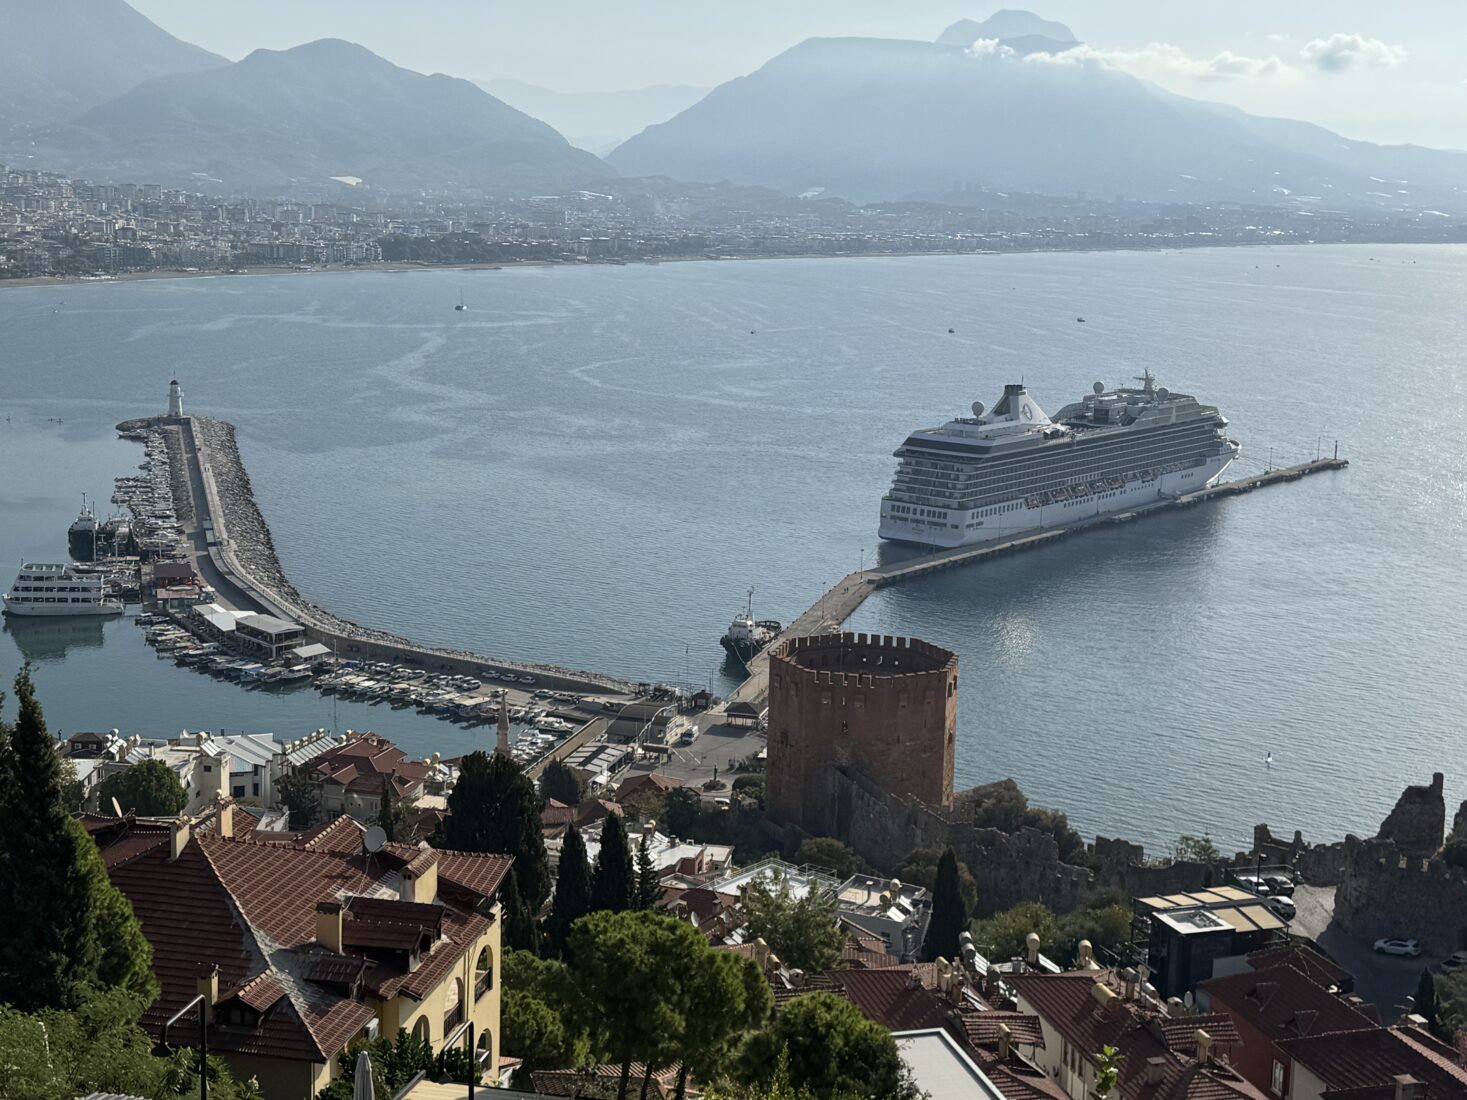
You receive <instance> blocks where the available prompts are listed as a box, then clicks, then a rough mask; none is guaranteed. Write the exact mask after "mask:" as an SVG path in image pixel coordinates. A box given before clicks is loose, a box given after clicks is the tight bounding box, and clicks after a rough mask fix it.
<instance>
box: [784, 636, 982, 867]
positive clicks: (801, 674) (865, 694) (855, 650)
mask: <svg viewBox="0 0 1467 1100" xmlns="http://www.w3.org/2000/svg"><path fill="white" fill-rule="evenodd" d="M957 693H958V658H957V655H956V654H954V653H950V652H948V651H947V650H945V649H941V648H939V647H938V646H935V645H931V644H930V643H928V642H923V641H918V640H917V639H915V638H913V639H908V638H891V637H880V636H878V635H869V636H868V635H866V634H823V635H817V636H815V637H810V638H792V639H790V640H789V641H786V642H783V643H781V644H780V645H779V647H778V648H777V649H775V650H774V651H773V652H772V653H771V654H770V655H769V746H768V753H769V760H768V766H767V778H766V781H765V800H766V804H767V806H768V807H769V812H770V814H771V816H772V817H773V818H774V819H775V820H776V821H781V822H788V823H791V824H794V825H798V826H799V827H800V828H802V829H804V830H805V831H806V832H809V833H813V834H815V835H817V836H834V837H840V838H845V837H847V836H848V835H849V833H850V815H851V813H852V808H851V804H850V793H849V792H850V790H851V786H850V784H849V783H844V782H841V781H840V780H841V776H842V775H845V776H849V775H851V774H853V773H854V774H859V775H861V776H863V777H864V778H866V779H867V780H869V781H870V782H873V783H875V784H876V785H878V786H879V787H881V788H882V789H883V790H885V791H887V792H890V793H893V794H902V795H912V796H914V797H916V798H918V799H921V800H922V801H923V802H925V803H927V804H928V805H931V806H950V805H951V804H952V797H953V742H954V737H955V734H956V726H957Z"/></svg>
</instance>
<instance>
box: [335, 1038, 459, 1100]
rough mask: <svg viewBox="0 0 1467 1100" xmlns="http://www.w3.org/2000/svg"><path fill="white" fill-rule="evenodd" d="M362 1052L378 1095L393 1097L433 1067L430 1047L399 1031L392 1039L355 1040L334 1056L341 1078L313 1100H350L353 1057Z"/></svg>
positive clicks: (352, 1088) (353, 1069)
mask: <svg viewBox="0 0 1467 1100" xmlns="http://www.w3.org/2000/svg"><path fill="white" fill-rule="evenodd" d="M364 1050H365V1051H366V1052H367V1057H368V1058H369V1059H370V1060H371V1063H372V1084H373V1090H374V1092H375V1094H376V1095H378V1096H395V1095H397V1093H398V1091H399V1090H400V1089H402V1087H403V1086H404V1085H406V1084H407V1083H408V1082H409V1081H411V1080H412V1079H413V1078H414V1077H416V1076H417V1075H418V1074H419V1073H421V1072H423V1071H425V1070H432V1069H434V1068H436V1065H437V1059H436V1058H435V1057H434V1055H433V1048H432V1047H431V1046H429V1045H428V1044H427V1043H426V1042H424V1041H423V1040H421V1039H415V1038H413V1036H412V1035H410V1034H408V1032H407V1031H406V1030H404V1029H402V1028H399V1029H398V1032H397V1037H396V1038H395V1039H386V1038H382V1039H364V1038H357V1039H354V1040H352V1042H351V1043H349V1044H348V1045H347V1048H346V1049H345V1050H344V1051H342V1052H341V1053H340V1054H339V1055H337V1058H336V1062H337V1065H338V1066H339V1067H340V1069H341V1076H339V1077H338V1078H337V1079H336V1080H335V1081H333V1082H331V1084H329V1085H327V1086H326V1087H325V1088H324V1089H322V1090H321V1091H320V1092H318V1093H317V1094H316V1100H351V1097H352V1094H353V1090H354V1089H355V1086H356V1076H357V1056H358V1055H359V1054H361V1052H362V1051H364Z"/></svg>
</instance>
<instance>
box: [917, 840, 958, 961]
mask: <svg viewBox="0 0 1467 1100" xmlns="http://www.w3.org/2000/svg"><path fill="white" fill-rule="evenodd" d="M967 924H968V914H967V912H966V911H965V910H964V908H963V895H962V891H961V889H960V887H959V885H958V857H957V856H955V855H954V854H953V850H952V849H951V848H948V849H947V850H946V851H944V852H943V853H942V858H941V859H939V860H938V861H937V882H936V883H935V884H934V885H933V888H932V918H931V920H929V921H928V923H927V939H926V941H925V942H924V943H923V944H922V961H924V962H931V961H932V960H934V959H936V958H938V957H942V958H945V959H956V958H957V957H958V937H959V936H960V935H962V932H963V929H964V928H965V927H966V926H967Z"/></svg>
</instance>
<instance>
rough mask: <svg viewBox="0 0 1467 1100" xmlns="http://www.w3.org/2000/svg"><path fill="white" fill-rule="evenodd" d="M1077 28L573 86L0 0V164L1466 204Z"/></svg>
mask: <svg viewBox="0 0 1467 1100" xmlns="http://www.w3.org/2000/svg"><path fill="white" fill-rule="evenodd" d="M975 43H976V45H975ZM1077 44H1078V36H1076V35H1075V34H1074V33H1073V32H1072V31H1071V29H1070V28H1069V27H1067V26H1065V25H1064V24H1062V23H1055V22H1052V21H1049V20H1044V19H1041V18H1039V17H1038V16H1036V15H1033V14H1030V13H1028V12H1022V11H1001V12H998V13H996V14H995V15H993V16H991V17H989V18H988V19H986V20H983V21H981V22H977V21H973V20H963V21H961V22H959V23H955V24H954V25H953V26H951V27H949V28H947V30H945V31H944V32H943V33H942V34H941V35H940V36H939V37H938V38H937V39H936V40H935V41H932V42H921V41H910V40H895V39H874V38H812V39H809V40H807V41H805V42H802V43H800V44H799V45H797V46H795V47H793V48H791V49H789V50H787V51H785V52H784V53H782V54H780V55H779V56H778V57H776V58H774V59H773V60H771V61H769V62H768V63H767V64H765V65H764V66H763V67H761V68H760V69H758V70H757V71H755V72H753V73H751V74H749V75H748V76H744V77H739V78H737V79H735V80H731V81H728V82H727V83H725V84H722V85H720V86H718V87H717V88H714V89H713V90H712V91H710V92H708V93H707V94H706V95H705V94H703V93H702V92H701V91H700V90H699V89H696V88H686V87H672V86H662V87H653V88H644V89H640V90H637V91H629V92H616V93H602V94H590V93H583V94H566V93H558V92H552V91H550V90H548V89H544V88H539V87H536V86H534V85H530V84H525V83H523V82H519V81H509V80H485V81H482V82H481V83H480V84H478V85H476V84H474V83H471V82H469V81H467V80H462V79H457V78H454V77H450V76H444V75H442V74H435V75H431V76H430V75H424V74H422V73H417V72H412V71H410V70H407V69H403V68H399V67H398V66H396V65H393V64H392V63H390V62H389V61H386V60H384V59H383V58H381V57H378V56H377V55H376V54H374V53H372V52H371V51H370V50H367V49H365V48H364V47H361V46H357V45H353V44H351V43H348V42H343V41H340V40H335V39H327V40H322V41H319V42H311V43H307V44H305V45H302V46H298V47H295V48H294V49H289V50H279V51H274V50H257V51H255V52H254V53H252V54H250V55H249V56H248V57H245V58H244V59H243V60H241V61H238V62H234V63H230V62H228V61H226V60H225V59H224V58H220V57H217V56H215V55H214V54H211V53H208V52H207V51H205V50H201V49H199V48H197V47H195V46H191V45H189V44H187V43H184V42H180V41H179V40H178V39H176V38H174V37H172V36H171V35H169V34H168V33H167V32H166V31H164V30H162V29H161V28H159V27H157V26H155V25H154V24H153V23H151V22H149V21H148V20H147V19H145V18H144V17H143V16H141V15H139V14H138V13H137V12H136V11H134V10H133V9H132V8H130V7H129V6H128V5H127V4H126V3H125V2H124V0H44V2H43V0H0V138H3V139H4V141H5V144H4V145H0V159H3V160H12V161H13V160H14V159H15V157H16V154H17V151H20V152H21V155H23V156H26V157H28V160H29V162H30V163H34V164H35V165H36V166H37V167H46V168H53V169H59V170H68V171H72V172H74V173H77V174H81V175H87V176H91V177H94V178H101V179H113V180H129V181H134V182H158V183H164V184H170V185H179V186H191V187H194V188H196V189H199V190H211V189H212V190H218V191H231V190H242V189H266V190H274V191H277V192H281V193H284V192H286V191H289V190H290V189H291V188H293V187H296V188H299V187H301V186H303V185H306V186H310V187H314V188H319V187H320V186H322V185H324V184H327V183H328V181H330V180H331V179H333V178H337V179H343V178H350V179H360V180H361V181H363V182H364V183H365V184H366V185H367V186H369V187H372V188H377V189H383V190H403V189H413V190H418V189H427V190H439V191H445V192H449V191H463V190H479V191H488V192H492V193H523V192H543V191H559V190H563V189H570V188H576V187H585V186H590V185H594V184H595V183H596V182H597V181H601V180H605V179H607V178H608V177H613V176H615V175H616V174H617V172H618V171H620V172H621V173H624V174H626V175H629V176H644V177H646V176H665V177H670V178H672V179H676V180H683V181H690V182H698V183H704V184H711V183H719V182H721V181H729V182H732V183H737V184H743V185H751V186H764V187H769V188H773V189H775V190H778V191H781V192H784V193H786V194H794V195H799V194H803V193H806V192H810V191H817V190H818V191H821V192H823V193H826V194H832V195H839V196H843V197H845V198H849V199H853V200H856V201H873V200H893V199H904V198H913V197H918V198H924V197H925V198H936V199H940V200H943V201H965V202H981V201H983V199H982V196H983V195H984V194H988V195H992V194H993V192H996V191H997V192H1008V191H1023V192H1033V193H1038V194H1045V195H1059V196H1066V195H1072V194H1074V193H1076V192H1085V193H1086V194H1087V195H1089V196H1090V197H1092V198H1099V199H1109V198H1112V197H1114V196H1117V195H1119V196H1124V197H1126V198H1130V199H1152V200H1171V201H1187V202H1215V201H1219V200H1233V201H1244V202H1259V203H1268V204H1278V203H1286V204H1301V205H1304V206H1307V207H1309V208H1311V209H1313V208H1324V209H1328V208H1354V209H1359V208H1366V207H1372V208H1375V209H1377V210H1385V211H1420V210H1432V209H1435V210H1442V211H1448V212H1451V213H1459V212H1467V153H1458V152H1444V151H1439V150H1431V149H1423V148H1420V147H1415V146H1381V145H1373V144H1370V143H1368V142H1359V141H1351V140H1348V139H1346V138H1342V137H1340V136H1339V135H1337V134H1334V133H1331V132H1330V131H1328V130H1325V129H1323V128H1321V127H1317V126H1312V125H1310V124H1307V123H1302V122H1292V121H1288V120H1282V119H1266V118H1259V117H1256V116H1252V115H1249V114H1246V113H1245V112H1243V111H1239V110H1235V109H1233V108H1230V107H1224V106H1220V105H1218V104H1211V103H1203V102H1199V101H1195V100H1190V99H1186V98H1184V97H1181V96H1177V95H1173V94H1171V93H1169V92H1166V91H1164V90H1162V89H1160V88H1158V87H1156V86H1154V85H1151V84H1148V83H1146V82H1144V81H1141V80H1137V79H1136V78H1134V77H1132V76H1129V75H1127V74H1125V73H1123V72H1120V71H1118V70H1116V69H1113V68H1109V67H1106V66H1105V65H1103V64H1101V63H1099V62H1097V61H1095V60H1093V59H1091V58H1088V57H1087V56H1086V55H1085V54H1084V52H1083V51H1079V50H1075V49H1074V47H1075V46H1076V45H1077ZM485 88H488V89H491V90H492V91H493V92H496V93H498V94H499V96H502V97H503V98H502V99H501V98H498V97H497V96H496V95H494V94H490V91H486V90H485ZM504 100H508V101H509V102H508V103H506V102H505V101H504ZM510 104H513V106H511V105H510ZM516 108H518V109H516ZM532 116H533V117H532ZM639 128H640V132H636V131H637V130H638V129H639ZM557 131H559V132H557ZM562 133H568V134H570V135H571V136H572V138H573V140H574V141H575V142H576V143H578V144H581V145H588V146H591V147H593V148H596V149H600V148H603V147H604V146H605V145H607V144H610V143H612V142H615V141H616V140H617V139H618V138H619V137H621V136H624V135H628V134H630V135H632V136H630V137H627V139H626V140H625V141H623V142H621V144H619V145H618V146H617V147H616V148H615V149H614V150H613V151H612V152H611V153H610V154H609V155H608V157H607V162H609V164H608V163H607V162H604V161H602V160H599V159H598V158H597V157H596V156H594V155H592V154H591V153H589V152H586V151H584V149H583V148H577V147H576V146H575V145H574V144H572V143H571V142H568V141H567V140H566V138H565V137H562V136H561V135H562Z"/></svg>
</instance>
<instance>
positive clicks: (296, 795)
mask: <svg viewBox="0 0 1467 1100" xmlns="http://www.w3.org/2000/svg"><path fill="white" fill-rule="evenodd" d="M275 795H276V797H277V798H279V799H280V804H281V805H282V806H284V807H285V808H286V809H288V810H289V811H290V821H289V822H288V824H289V825H290V827H291V828H292V829H309V828H310V827H311V826H312V825H314V824H315V823H316V815H317V814H319V813H320V812H321V788H320V787H318V786H317V785H316V782H315V780H313V779H312V778H311V777H310V776H309V775H307V774H305V773H303V772H293V773H291V774H290V775H287V776H284V777H283V778H282V779H281V780H280V782H278V783H276V784H275Z"/></svg>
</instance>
